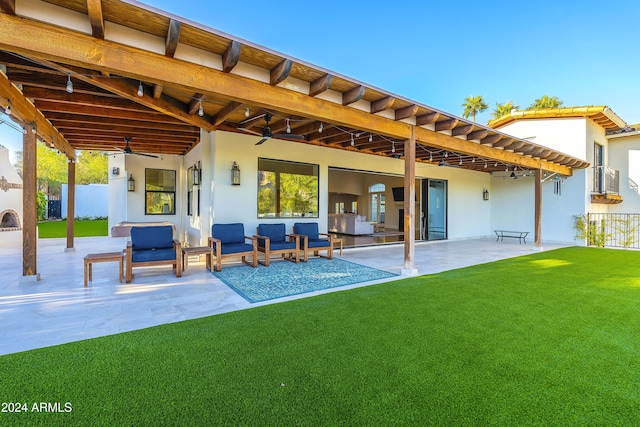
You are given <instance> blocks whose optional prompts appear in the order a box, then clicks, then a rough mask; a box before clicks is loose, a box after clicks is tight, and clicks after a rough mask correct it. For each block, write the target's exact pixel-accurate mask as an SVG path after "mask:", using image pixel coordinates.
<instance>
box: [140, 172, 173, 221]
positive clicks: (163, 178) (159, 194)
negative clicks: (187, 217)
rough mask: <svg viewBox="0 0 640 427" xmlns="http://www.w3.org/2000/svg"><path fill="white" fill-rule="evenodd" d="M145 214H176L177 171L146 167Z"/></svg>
mask: <svg viewBox="0 0 640 427" xmlns="http://www.w3.org/2000/svg"><path fill="white" fill-rule="evenodd" d="M144 178H145V184H144V191H145V211H144V213H145V215H175V214H176V204H175V200H176V171H172V170H164V169H145V171H144Z"/></svg>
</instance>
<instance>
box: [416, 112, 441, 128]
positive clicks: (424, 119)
mask: <svg viewBox="0 0 640 427" xmlns="http://www.w3.org/2000/svg"><path fill="white" fill-rule="evenodd" d="M439 118H440V113H437V112H433V113H428V114H422V115H420V116H417V117H416V126H425V125H430V124H432V123H435V122H436V120H438V119H439Z"/></svg>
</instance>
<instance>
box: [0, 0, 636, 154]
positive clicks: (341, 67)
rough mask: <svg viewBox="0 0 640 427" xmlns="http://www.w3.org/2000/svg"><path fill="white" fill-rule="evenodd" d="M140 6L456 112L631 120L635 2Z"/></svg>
mask: <svg viewBox="0 0 640 427" xmlns="http://www.w3.org/2000/svg"><path fill="white" fill-rule="evenodd" d="M144 3H146V4H148V5H150V6H153V7H156V8H158V9H161V10H164V11H167V12H169V13H172V14H174V15H178V16H180V17H183V18H187V19H190V20H193V21H196V22H198V23H200V24H203V25H207V26H209V27H211V28H214V29H217V30H219V31H223V32H226V33H228V34H230V35H233V36H236V37H239V38H242V39H245V40H247V41H250V42H252V43H255V44H258V45H261V46H264V47H267V48H269V49H271V50H275V51H278V52H281V53H283V54H285V55H288V56H292V57H294V58H297V59H300V60H303V61H306V62H309V63H311V64H313V65H316V66H319V67H322V68H326V69H329V70H331V71H334V72H336V73H339V74H343V75H346V76H348V77H350V78H353V79H356V80H359V81H362V82H364V83H366V84H368V85H371V86H376V87H378V88H381V89H384V90H386V91H389V92H392V93H395V94H397V95H400V96H403V97H406V98H409V99H412V100H415V101H418V102H420V103H423V104H426V105H429V106H432V107H435V108H438V109H440V110H444V111H447V112H449V113H452V114H456V115H461V114H462V107H461V104H462V103H463V102H464V98H466V97H468V96H471V95H474V96H475V95H482V96H483V97H484V100H485V102H487V103H488V104H489V105H490V107H491V109H492V108H493V107H494V106H495V104H496V102H500V103H502V102H506V101H513V102H514V103H515V104H516V105H519V106H520V107H522V108H525V107H527V106H528V105H529V104H531V103H532V102H533V100H534V99H536V98H539V97H541V96H542V95H545V94H548V95H549V96H557V97H558V98H560V99H561V100H562V101H564V106H567V107H569V106H576V105H608V106H609V107H610V108H612V109H613V111H615V112H616V113H617V114H618V115H619V116H620V117H621V118H622V119H623V120H625V121H626V122H627V123H629V124H635V123H640V108H638V102H639V101H638V100H640V84H638V70H640V55H637V40H638V36H637V33H636V31H635V28H636V24H635V18H636V17H637V16H640V2H637V1H632V0H620V1H612V2H608V3H606V2H605V3H603V2H601V1H598V2H596V1H592V0H584V1H581V2H576V1H575V0H570V1H568V0H556V1H547V0H540V1H536V2H513V1H503V0H498V1H491V2H483V1H477V0H476V1H453V0H449V1H447V2H434V1H430V0H423V1H407V2H397V1H396V2H380V3H378V2H371V1H368V2H364V1H359V0H356V1H345V0H342V1H335V0H325V1H323V2H320V3H318V2H306V3H305V2H300V1H295V2H294V1H290V0H281V1H279V2H276V3H269V2H265V1H264V0H261V1H254V0H243V1H239V2H222V1H219V2H212V1H211V0H208V1H203V0H189V1H181V2H176V1H174V0H171V1H170V0H145V1H144ZM489 118H490V110H489V111H487V112H486V113H483V114H480V115H479V116H478V118H477V121H478V122H479V123H486V122H487V121H488V120H489ZM7 129H8V128H7V126H2V125H0V141H6V139H4V138H3V136H4V134H5V133H6V132H7ZM11 133H12V134H13V135H14V136H13V138H16V136H15V135H16V133H15V132H11ZM18 141H21V137H20V136H19V135H18ZM20 143H21V142H20ZM4 145H8V144H7V143H5V144H4Z"/></svg>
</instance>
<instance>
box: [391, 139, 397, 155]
mask: <svg viewBox="0 0 640 427" xmlns="http://www.w3.org/2000/svg"><path fill="white" fill-rule="evenodd" d="M391 152H392V153H395V152H396V143H395V141H391Z"/></svg>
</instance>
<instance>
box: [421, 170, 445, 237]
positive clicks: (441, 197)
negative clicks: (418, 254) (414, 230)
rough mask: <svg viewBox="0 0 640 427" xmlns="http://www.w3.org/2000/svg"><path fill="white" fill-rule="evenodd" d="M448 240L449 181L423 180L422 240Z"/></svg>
mask: <svg viewBox="0 0 640 427" xmlns="http://www.w3.org/2000/svg"><path fill="white" fill-rule="evenodd" d="M446 238H447V181H445V180H442V179H423V180H422V239H423V240H444V239H446Z"/></svg>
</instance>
